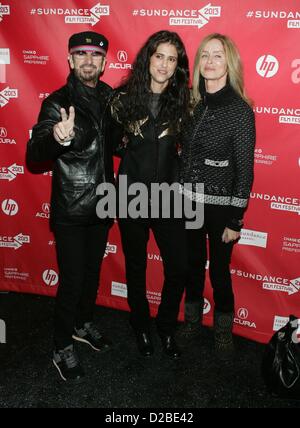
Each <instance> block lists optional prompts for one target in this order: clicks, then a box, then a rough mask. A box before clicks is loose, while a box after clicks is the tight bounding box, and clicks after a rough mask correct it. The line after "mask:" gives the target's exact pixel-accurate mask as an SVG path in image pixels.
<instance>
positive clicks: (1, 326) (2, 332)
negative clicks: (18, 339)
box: [0, 320, 6, 345]
mask: <svg viewBox="0 0 300 428" xmlns="http://www.w3.org/2000/svg"><path fill="white" fill-rule="evenodd" d="M5 343H6V324H5V321H3V320H0V344H2V345H3V344H5Z"/></svg>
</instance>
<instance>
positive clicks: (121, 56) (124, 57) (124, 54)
mask: <svg viewBox="0 0 300 428" xmlns="http://www.w3.org/2000/svg"><path fill="white" fill-rule="evenodd" d="M118 60H119V61H120V62H127V60H128V54H127V52H126V51H119V52H118Z"/></svg>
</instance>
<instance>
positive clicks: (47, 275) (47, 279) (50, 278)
mask: <svg viewBox="0 0 300 428" xmlns="http://www.w3.org/2000/svg"><path fill="white" fill-rule="evenodd" d="M58 278H59V277H58V274H57V273H56V272H55V270H53V269H47V270H45V272H44V273H43V281H44V283H45V284H46V285H48V287H55V286H56V285H57V284H58Z"/></svg>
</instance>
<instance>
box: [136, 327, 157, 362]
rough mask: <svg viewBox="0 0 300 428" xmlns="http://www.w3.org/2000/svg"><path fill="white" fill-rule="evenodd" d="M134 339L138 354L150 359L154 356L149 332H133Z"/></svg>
mask: <svg viewBox="0 0 300 428" xmlns="http://www.w3.org/2000/svg"><path fill="white" fill-rule="evenodd" d="M135 337H136V343H137V347H138V350H139V351H140V354H141V355H142V356H143V357H146V358H149V357H152V355H153V354H154V347H153V343H152V338H151V334H150V332H147V331H135Z"/></svg>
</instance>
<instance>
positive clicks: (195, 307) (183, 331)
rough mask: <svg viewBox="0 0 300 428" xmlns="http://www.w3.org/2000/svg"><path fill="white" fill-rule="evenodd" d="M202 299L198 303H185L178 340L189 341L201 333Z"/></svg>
mask: <svg viewBox="0 0 300 428" xmlns="http://www.w3.org/2000/svg"><path fill="white" fill-rule="evenodd" d="M203 307H204V299H201V301H200V302H186V303H185V305H184V323H183V324H182V325H181V326H180V327H179V329H178V332H177V336H178V339H179V340H191V339H194V338H195V337H198V336H199V334H200V333H201V326H202V321H203Z"/></svg>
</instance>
